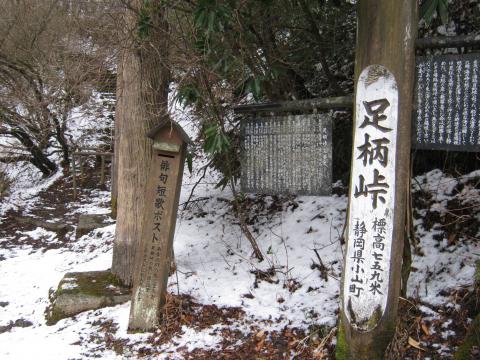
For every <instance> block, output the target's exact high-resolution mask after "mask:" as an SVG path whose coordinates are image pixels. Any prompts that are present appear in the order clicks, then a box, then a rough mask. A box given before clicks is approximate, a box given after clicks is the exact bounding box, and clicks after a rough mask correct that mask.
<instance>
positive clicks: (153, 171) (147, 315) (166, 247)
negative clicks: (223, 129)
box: [128, 120, 190, 331]
mask: <svg viewBox="0 0 480 360" xmlns="http://www.w3.org/2000/svg"><path fill="white" fill-rule="evenodd" d="M147 136H148V137H150V138H151V139H152V140H153V155H152V164H151V167H150V172H149V175H148V180H147V185H146V189H145V205H144V206H145V211H144V213H145V216H146V217H145V219H144V226H143V233H142V234H143V235H142V238H141V239H140V241H139V244H138V248H137V255H136V259H135V272H134V275H133V291H132V305H131V308H130V319H129V325H128V328H129V330H144V331H149V330H152V329H154V328H155V327H157V326H158V324H159V321H160V310H161V308H162V306H163V305H164V303H165V294H166V288H167V281H168V274H169V270H170V262H171V260H172V259H171V254H172V246H173V235H174V233H175V223H176V219H177V210H178V200H179V196H180V188H181V184H182V175H183V164H184V162H185V153H186V148H187V144H189V143H190V139H189V138H188V136H187V134H186V133H185V132H184V131H183V129H182V128H181V127H180V125H178V124H177V123H175V122H173V121H170V120H168V121H164V122H162V123H161V124H160V125H158V126H157V127H155V128H154V129H152V130H151V131H150V132H149V133H148V134H147Z"/></svg>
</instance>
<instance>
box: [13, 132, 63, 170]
mask: <svg viewBox="0 0 480 360" xmlns="http://www.w3.org/2000/svg"><path fill="white" fill-rule="evenodd" d="M11 134H12V136H13V137H14V138H16V139H17V140H18V141H20V143H21V144H22V145H23V146H25V148H26V149H27V150H28V151H30V154H31V155H32V157H31V158H30V162H31V163H32V164H33V165H34V166H35V167H36V168H37V169H39V170H40V171H41V172H42V174H43V176H44V177H48V176H51V175H53V173H54V172H55V171H57V165H56V164H55V163H54V162H53V161H51V160H50V159H49V158H48V157H47V155H45V154H44V153H43V151H42V149H41V148H40V147H39V146H37V145H35V143H34V142H33V140H32V139H31V137H30V135H28V134H27V132H25V131H24V130H22V129H14V130H12V131H11Z"/></svg>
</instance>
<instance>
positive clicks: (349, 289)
mask: <svg viewBox="0 0 480 360" xmlns="http://www.w3.org/2000/svg"><path fill="white" fill-rule="evenodd" d="M397 119H398V88H397V83H396V81H395V78H394V76H393V75H392V73H391V72H390V71H389V70H388V69H386V68H385V67H383V66H381V65H370V66H368V67H366V68H365V69H364V70H363V71H362V73H361V74H360V77H359V78H358V83H357V89H356V103H355V121H354V129H355V135H354V145H353V157H352V173H351V180H350V194H349V199H350V205H349V211H348V219H347V221H348V232H347V250H346V255H345V269H344V282H343V309H344V312H345V314H346V317H347V319H348V321H349V322H350V324H351V325H352V326H353V327H354V328H357V329H359V330H362V331H369V330H372V329H373V328H375V326H376V325H377V324H378V321H380V319H381V317H382V315H383V314H384V313H385V307H386V304H387V297H388V291H389V282H390V259H391V256H392V254H391V252H392V239H393V218H394V216H393V215H394V211H395V206H394V204H395V163H396V147H397V144H396V139H397Z"/></svg>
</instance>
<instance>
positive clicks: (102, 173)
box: [100, 155, 105, 186]
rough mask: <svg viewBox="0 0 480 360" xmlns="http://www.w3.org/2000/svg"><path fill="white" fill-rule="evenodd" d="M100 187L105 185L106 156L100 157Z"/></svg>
mask: <svg viewBox="0 0 480 360" xmlns="http://www.w3.org/2000/svg"><path fill="white" fill-rule="evenodd" d="M100 159H101V163H100V185H101V186H103V185H105V155H101V157H100Z"/></svg>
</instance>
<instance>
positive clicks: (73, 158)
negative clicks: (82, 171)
mask: <svg viewBox="0 0 480 360" xmlns="http://www.w3.org/2000/svg"><path fill="white" fill-rule="evenodd" d="M72 182H73V184H72V186H73V200H74V201H75V200H77V169H76V165H75V153H74V152H72Z"/></svg>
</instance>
